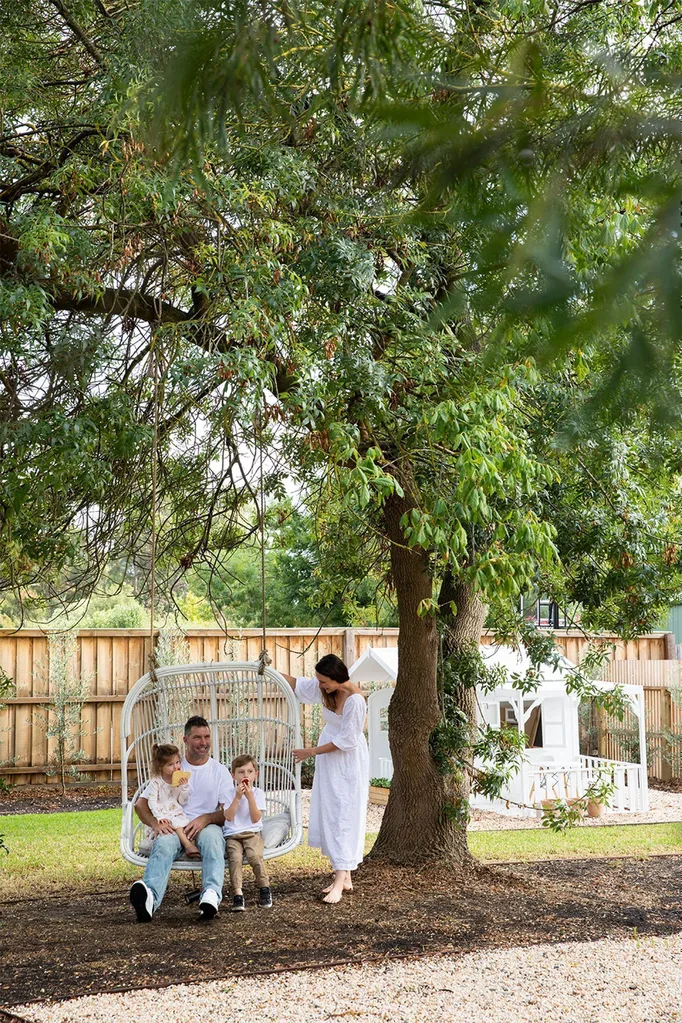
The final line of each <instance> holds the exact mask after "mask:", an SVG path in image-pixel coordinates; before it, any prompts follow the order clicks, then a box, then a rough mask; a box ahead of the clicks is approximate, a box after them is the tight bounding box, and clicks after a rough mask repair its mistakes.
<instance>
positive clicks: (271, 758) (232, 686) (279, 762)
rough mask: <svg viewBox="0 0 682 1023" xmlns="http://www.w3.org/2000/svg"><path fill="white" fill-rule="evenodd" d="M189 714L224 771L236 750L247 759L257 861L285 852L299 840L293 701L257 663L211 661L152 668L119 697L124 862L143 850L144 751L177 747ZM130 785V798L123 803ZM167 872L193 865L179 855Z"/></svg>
mask: <svg viewBox="0 0 682 1023" xmlns="http://www.w3.org/2000/svg"><path fill="white" fill-rule="evenodd" d="M195 714H198V715H200V716H201V717H204V718H206V720H207V721H208V724H209V727H210V729H211V733H212V750H211V755H212V756H213V757H215V758H216V760H219V761H220V762H221V763H222V764H226V765H227V766H228V767H229V765H230V763H231V762H232V758H233V757H235V756H238V755H239V754H241V753H252V754H253V755H254V756H255V758H256V760H257V761H258V765H259V776H258V785H259V786H260V788H262V789H263V790H264V792H265V799H266V811H265V815H264V819H263V839H264V842H265V858H266V859H272V858H273V857H275V856H282V855H284V854H285V853H287V852H290V851H291V850H292V849H294V848H295V847H296V846H297V845H299V844H300V843H301V840H302V838H303V825H302V821H301V769H300V766H299V765H296V766H295V767H294V764H293V755H292V753H293V750H294V749H296V748H297V747H300V745H301V742H300V715H299V707H298V701H297V699H296V697H295V696H294V693H293V692H292V690H291V687H290V686H289V685H288V684H287V682H286V681H285V679H284V678H282V676H281V675H280V674H279V672H277V671H274V670H273V669H272V668H267V667H266V668H265V669H264V671H263V674H260V672H259V665H258V663H257V662H256V663H253V662H247V661H243V662H212V663H209V664H182V665H173V666H172V667H167V668H157V669H156V671H155V672H154V673H153V674H152V673H151V672H150V673H148V674H147V675H144V676H143V677H142V678H141V679H139V681H138V682H136V683H135V685H134V686H133V687H132V689H131V690H130V692H129V693H128V696H127V697H126V700H125V703H124V705H123V712H122V714H121V780H122V795H123V823H122V828H121V853H122V855H123V856H124V858H125V859H126V860H128V861H129V862H130V863H135V864H137V865H139V866H145V865H146V863H147V858H148V855H147V853H148V850H147V849H145V848H144V847H143V848H142V849H140V845H141V842H142V839H143V834H144V827H143V825H142V824H141V822H140V821H139V820H138V819H137V817H136V815H135V812H134V804H135V801H136V799H137V798H138V796H140V795H141V793H142V791H143V790H144V788H145V787H146V785H147V783H148V782H149V779H150V778H151V752H152V746H153V744H154V743H155V742H156V743H173V744H174V745H176V746H178V747H179V748H180V749H181V750H182V749H183V743H182V738H183V731H184V725H185V722H186V721H187V719H188V718H189V717H191V716H193V715H195ZM133 779H135V782H133ZM133 783H135V794H134V795H133V797H132V799H129V798H128V787H129V785H131V786H132V784H133ZM173 867H174V869H179V870H198V869H200V863H199V862H198V861H197V860H189V859H186V858H184V857H181V858H179V859H177V860H176V861H175V863H174V864H173Z"/></svg>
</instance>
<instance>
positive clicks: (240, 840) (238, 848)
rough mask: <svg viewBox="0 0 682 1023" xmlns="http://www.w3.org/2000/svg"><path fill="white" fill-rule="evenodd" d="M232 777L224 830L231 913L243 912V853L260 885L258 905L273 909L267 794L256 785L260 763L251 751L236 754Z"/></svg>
mask: <svg viewBox="0 0 682 1023" xmlns="http://www.w3.org/2000/svg"><path fill="white" fill-rule="evenodd" d="M232 778H233V780H234V788H235V794H234V799H233V800H232V802H231V803H229V804H224V805H223V809H224V811H225V827H224V828H223V833H224V835H225V841H226V844H227V859H228V863H229V867H230V882H231V884H232V905H231V907H230V911H231V912H232V913H241V912H243V911H244V908H245V907H244V895H243V893H242V867H243V861H244V856H246V860H247V863H248V864H249V866H250V867H251V868H252V869H253V872H254V874H255V877H256V884H257V885H258V888H259V898H258V905H259V906H260V907H261V909H270V907H271V906H272V895H271V893H270V880H269V878H268V871H267V868H266V866H265V860H264V858H263V852H264V846H263V836H262V834H261V832H262V830H263V810H265V793H264V792H263V790H262V789H259V788H257V787H256V782H257V781H258V763H257V762H256V758H255V757H252V756H251V754H250V753H244V754H242V755H241V756H239V757H235V758H234V760H233V761H232Z"/></svg>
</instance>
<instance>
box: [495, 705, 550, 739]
mask: <svg viewBox="0 0 682 1023" xmlns="http://www.w3.org/2000/svg"><path fill="white" fill-rule="evenodd" d="M534 702H535V701H534V700H524V702H523V709H524V712H525V711H528V710H530V708H531V707H532V706H533V703H534ZM500 726H501V727H502V728H518V727H519V722H518V719H517V717H516V708H515V706H514V704H513V703H509V702H508V701H507V700H503V701H502V702H501V703H500ZM523 727H524V731H525V733H526V741H527V745H528V746H530V747H531V748H535V749H537V748H539V747H541V746H542V705H541V704H539V705H538V706H537V707H535V709H534V710H532V711H531V713H530V717H529V718H528V720H527V721H526V722H525V724H524V726H523Z"/></svg>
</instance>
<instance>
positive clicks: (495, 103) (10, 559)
mask: <svg viewBox="0 0 682 1023" xmlns="http://www.w3.org/2000/svg"><path fill="white" fill-rule="evenodd" d="M1 18H2V19H3V20H2V28H3V35H2V43H0V46H1V47H2V49H1V50H0V62H1V65H0V66H2V67H3V70H5V71H6V72H7V73H6V74H4V79H5V80H6V81H7V82H8V83H9V84H8V85H7V87H6V89H5V92H4V94H3V97H2V104H3V106H2V132H1V133H0V189H1V191H0V206H1V207H2V213H0V218H1V219H0V241H1V243H2V244H1V246H0V310H1V311H2V317H3V326H2V345H3V354H2V363H1V367H0V368H1V370H2V383H3V386H4V391H3V395H2V398H1V399H0V445H1V450H2V457H3V469H4V470H5V471H4V472H3V479H2V488H3V490H2V494H1V495H0V503H1V506H2V514H1V518H0V564H1V565H2V577H3V583H4V585H5V586H6V587H9V588H11V589H13V590H14V591H15V592H16V593H19V594H20V595H21V597H22V598H24V597H25V596H26V595H32V596H33V597H34V598H36V599H39V598H44V597H46V596H47V597H49V596H51V595H52V596H53V595H55V594H58V593H59V594H63V595H65V597H67V598H70V597H78V596H81V595H83V594H84V593H87V592H88V591H89V590H90V589H92V587H93V585H94V584H95V581H96V580H97V578H98V577H99V576H100V574H101V571H102V568H103V566H104V565H105V564H106V563H108V562H110V561H111V560H112V559H119V558H126V559H130V560H131V561H132V562H135V561H138V562H139V563H140V564H141V565H148V564H149V548H150V541H151V532H152V524H153V523H154V522H156V523H157V528H156V529H155V530H154V541H155V545H156V549H157V552H158V557H157V562H158V572H159V577H160V579H161V585H162V586H163V588H165V590H166V591H167V592H168V593H173V592H174V590H175V588H177V586H178V585H179V582H180V580H181V579H182V578H183V576H184V575H185V574H186V573H187V572H190V571H192V572H197V573H208V575H209V576H213V577H214V578H215V580H216V586H218V587H220V586H221V585H224V579H222V580H221V573H223V571H224V566H225V564H226V561H225V559H226V556H227V555H229V553H230V552H232V551H234V550H235V549H237V548H238V547H239V546H240V545H241V544H243V543H244V542H245V541H247V542H248V541H249V539H251V540H253V538H254V537H255V535H256V533H257V528H258V512H257V510H258V508H259V507H260V504H259V464H260V455H261V453H262V452H263V451H265V452H266V458H265V463H264V477H265V478H264V488H265V491H266V492H267V495H268V497H269V499H270V500H271V501H273V500H275V499H277V498H280V497H282V496H283V495H284V489H285V488H284V484H285V478H286V477H294V478H295V480H296V482H297V485H298V486H299V487H300V490H301V495H302V498H303V499H304V500H305V502H306V503H307V505H308V507H309V508H311V509H312V510H314V512H315V515H316V531H317V536H318V538H319V541H320V543H319V546H320V551H321V562H320V567H319V573H320V577H321V578H322V579H323V580H324V583H325V585H326V590H327V593H328V594H329V598H330V599H332V598H333V597H334V596H335V595H338V594H339V593H341V592H342V591H343V590H344V589H345V588H347V586H348V582H349V580H361V579H363V578H364V577H365V576H366V575H367V573H368V571H369V570H373V571H375V572H377V573H379V575H381V574H382V573H388V580H389V583H390V585H392V587H393V588H394V590H395V593H396V597H397V605H398V614H399V620H400V628H401V658H400V676H399V679H398V685H397V687H396V694H395V697H394V699H393V701H392V703H391V734H392V743H394V761H395V764H396V779H395V782H394V786H393V791H392V795H391V802H390V804H389V810H388V811H387V814H386V820H385V827H384V828H383V829H382V837H381V839H380V841H379V844H378V849H379V851H381V852H383V853H384V854H386V855H389V856H393V857H402V858H404V859H410V858H413V857H416V856H418V855H420V852H419V850H420V849H421V850H422V851H423V848H424V845H423V840H422V838H423V835H424V834H429V835H431V836H433V839H434V840H433V841H432V842H431V844H430V846H429V847H430V849H431V850H432V852H433V853H434V854H442V855H455V854H457V855H459V856H460V858H461V850H462V844H461V827H460V831H459V832H458V831H457V826H458V824H457V820H456V814H453V813H452V812H450V811H451V810H452V807H453V806H455V805H459V804H458V800H461V799H462V798H465V797H466V785H464V788H463V789H462V792H459V790H458V791H454V790H453V785H454V786H455V789H456V788H457V786H459V785H460V782H459V775H460V774H461V764H460V762H459V760H458V757H459V755H460V753H461V758H460V759H461V763H462V764H463V763H465V762H466V760H467V756H468V753H467V750H468V749H469V748H470V746H471V742H472V736H471V725H472V722H473V720H474V718H475V707H474V705H473V704H472V699H473V695H472V687H471V686H470V685H467V684H466V683H465V681H464V677H465V675H466V672H464V671H463V670H462V671H461V672H460V674H459V675H457V676H456V677H457V678H459V680H460V681H459V683H458V684H457V685H456V686H455V691H456V695H455V703H457V701H458V700H459V704H458V706H459V710H460V712H461V714H462V715H463V718H462V720H463V721H465V722H468V724H467V725H465V726H464V727H463V728H462V729H461V730H460V731H461V735H460V740H461V741H460V750H459V752H458V751H457V750H455V751H454V752H453V754H452V758H451V760H452V764H451V770H450V777H449V778H448V777H446V775H444V774H443V771H442V770H440V768H439V764H438V762H437V760H436V759H434V757H433V755H432V750H431V749H430V746H429V737H430V736H431V734H432V732H433V730H434V728H435V726H436V725H437V723H438V722H439V721H440V720H441V718H442V715H443V706H442V702H439V691H438V686H437V674H436V662H437V655H438V650H439V639H438V630H437V627H436V618H437V617H440V621H441V624H442V628H443V629H444V631H445V635H446V639H445V643H444V652H445V656H446V660H447V659H448V658H452V659H453V660H452V664H453V665H455V666H456V662H457V661H458V658H459V659H460V661H461V664H462V665H464V664H465V661H466V658H464V653H463V650H464V646H465V645H466V644H467V643H470V642H475V641H476V640H477V638H478V634H479V633H480V628H481V626H482V623H483V620H484V618H485V615H486V613H487V612H488V609H492V610H493V611H494V612H496V613H498V614H499V615H500V616H502V617H505V616H506V617H508V609H509V606H510V604H511V602H512V601H513V600H515V599H516V598H517V597H518V595H519V593H521V592H522V591H523V590H525V589H527V588H529V587H531V586H536V585H542V586H543V588H545V590H546V592H548V593H550V594H551V595H556V596H557V597H559V598H560V599H562V601H564V602H569V601H573V600H579V601H580V602H581V604H582V606H583V608H584V614H585V616H586V620H588V621H590V622H593V623H594V624H596V625H599V626H600V627H608V628H617V629H618V630H619V631H620V632H622V633H624V634H627V633H629V632H634V631H637V630H641V629H643V628H647V627H650V626H651V625H652V624H654V623H655V622H656V620H657V617H658V616H659V614H660V611H661V608H662V607H663V606H664V605H665V603H666V601H667V600H669V599H670V597H671V596H673V595H677V593H678V592H679V589H680V564H681V562H680V546H679V499H678V487H677V484H676V478H677V473H678V471H679V459H678V455H677V453H676V443H677V432H676V431H677V428H678V421H679V413H680V401H679V330H680V317H679V304H680V297H681V295H680V274H679V238H678V234H677V226H678V225H677V214H678V206H679V200H680V189H681V183H680V173H679V166H678V162H677V149H676V139H677V138H678V136H679V133H680V124H679V120H678V119H677V111H676V107H675V102H676V99H675V97H676V84H675V69H676V68H678V67H679V57H680V35H679V31H678V29H677V22H676V21H673V18H672V16H671V15H670V11H669V8H668V7H666V6H664V5H660V6H659V5H656V4H654V5H653V6H650V7H649V8H647V9H646V10H645V9H644V8H642V7H639V6H636V5H622V4H621V5H616V4H614V3H609V2H603V3H599V4H595V5H591V6H590V7H589V8H585V6H584V5H583V4H581V3H575V4H571V3H565V4H561V3H559V4H557V5H556V6H555V8H554V9H553V11H550V12H549V13H548V11H547V7H546V5H545V4H544V2H543V3H539V2H538V3H536V2H531V3H523V4H520V3H518V2H516V0H513V2H512V0H508V2H494V3H489V4H480V3H468V2H464V3H462V4H461V5H459V6H455V5H451V4H441V5H432V4H422V3H413V2H407V0H405V2H400V3H397V4H391V5H388V4H384V3H380V2H376V3H371V4H367V3H359V2H352V0H351V2H347V3H343V4H339V5H335V6H334V7H330V5H328V4H315V3H309V4H306V5H305V6H299V5H297V4H290V3H287V4H282V5H280V4H276V3H274V4H265V5H263V4H258V5H255V4H251V3H248V2H241V3H236V4H227V5H225V4H214V3H211V2H204V3H195V2H189V0H180V2H174V3H173V4H169V3H165V2H162V0H155V2H151V0H149V2H141V3H139V4H136V5H131V6H125V7H124V6H121V7H120V8H119V7H112V8H107V7H106V6H104V5H101V4H98V3H91V2H90V0H82V2H81V3H79V4H77V5H73V6H69V5H65V4H64V3H62V2H61V0H60V2H59V4H57V3H50V2H47V0H44V2H38V0H34V2H28V0H24V2H23V3H17V4H16V5H14V6H13V7H12V9H11V10H7V11H3V13H2V15H1ZM155 436H156V441H155V440H154V437H155ZM152 463H154V465H155V467H156V472H155V474H154V473H153V472H152ZM153 475H155V476H156V484H157V486H156V488H155V489H154V488H153V486H152V477H153ZM154 496H155V497H156V502H155V500H154ZM155 503H156V508H155V507H154V504H155ZM254 509H256V514H254ZM155 511H156V514H154V512H155ZM157 534H158V535H157ZM462 658H464V659H463V660H462ZM467 663H468V662H467ZM453 671H455V668H454V667H453ZM467 729H468V730H467ZM462 750H463V751H464V752H463V753H462ZM453 765H454V766H453ZM441 766H442V765H441ZM446 774H447V772H446ZM424 779H426V792H427V793H428V796H427V797H425V796H424V790H425V783H424ZM460 787H461V786H460ZM459 823H460V824H461V820H460V822H459ZM410 836H412V837H411V838H410ZM417 839H418V842H417Z"/></svg>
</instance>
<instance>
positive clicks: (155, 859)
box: [130, 716, 234, 923]
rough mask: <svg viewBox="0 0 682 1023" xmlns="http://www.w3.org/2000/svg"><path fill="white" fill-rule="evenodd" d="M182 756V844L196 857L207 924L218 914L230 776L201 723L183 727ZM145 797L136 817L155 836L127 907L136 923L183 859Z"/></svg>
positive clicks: (154, 905)
mask: <svg viewBox="0 0 682 1023" xmlns="http://www.w3.org/2000/svg"><path fill="white" fill-rule="evenodd" d="M184 742H185V755H184V757H183V760H182V770H183V771H189V772H190V775H191V777H190V782H189V797H188V799H187V802H186V803H185V805H184V807H183V809H184V812H185V814H186V815H187V817H188V818H189V824H188V825H187V827H186V828H185V835H186V836H187V838H188V839H189V840H190V841H192V842H195V843H196V845H198V847H199V851H200V852H201V899H200V901H199V909H200V910H201V915H202V917H203V918H204V919H206V920H211V919H212V918H213V917H214V916H215V915H216V913H217V912H218V907H219V905H220V903H221V901H222V897H223V879H224V877H225V845H224V839H223V830H222V828H223V824H224V823H225V815H224V812H223V808H222V806H223V804H224V803H230V802H231V801H232V799H233V798H234V784H233V782H232V777H231V775H230V772H229V771H228V770H227V768H226V767H223V765H222V764H221V763H219V762H218V761H217V760H214V759H213V757H212V756H211V755H210V754H211V729H210V728H209V726H208V722H207V721H206V719H205V718H202V717H199V716H194V717H191V718H189V720H188V721H187V723H186V725H185V735H184ZM146 791H147V790H146V789H145V792H143V793H142V795H141V796H140V797H139V799H138V800H137V802H136V803H135V812H136V814H137V816H138V817H139V818H140V820H141V821H142V823H143V824H146V825H147V826H148V827H150V828H151V829H152V831H153V832H154V836H155V837H154V842H153V845H152V849H151V853H150V855H149V861H148V863H147V866H146V868H145V872H144V876H143V880H142V881H135V883H134V884H133V886H132V888H131V889H130V901H131V903H132V905H133V908H134V909H135V912H136V914H137V919H138V920H139V921H140V923H148V922H149V921H150V920H151V918H152V914H153V913H155V912H156V910H157V909H158V908H159V906H160V905H161V902H162V900H163V897H164V895H165V893H166V888H167V886H168V879H169V877H170V872H171V867H172V865H173V861H174V860H176V859H178V857H179V856H181V855H182V851H183V850H182V845H181V843H180V839H179V838H178V836H177V835H176V834H175V831H174V830H173V825H172V824H171V822H170V821H167V820H157V819H156V818H155V817H154V815H153V814H152V812H151V810H150V809H149V802H148V800H147V798H146Z"/></svg>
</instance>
